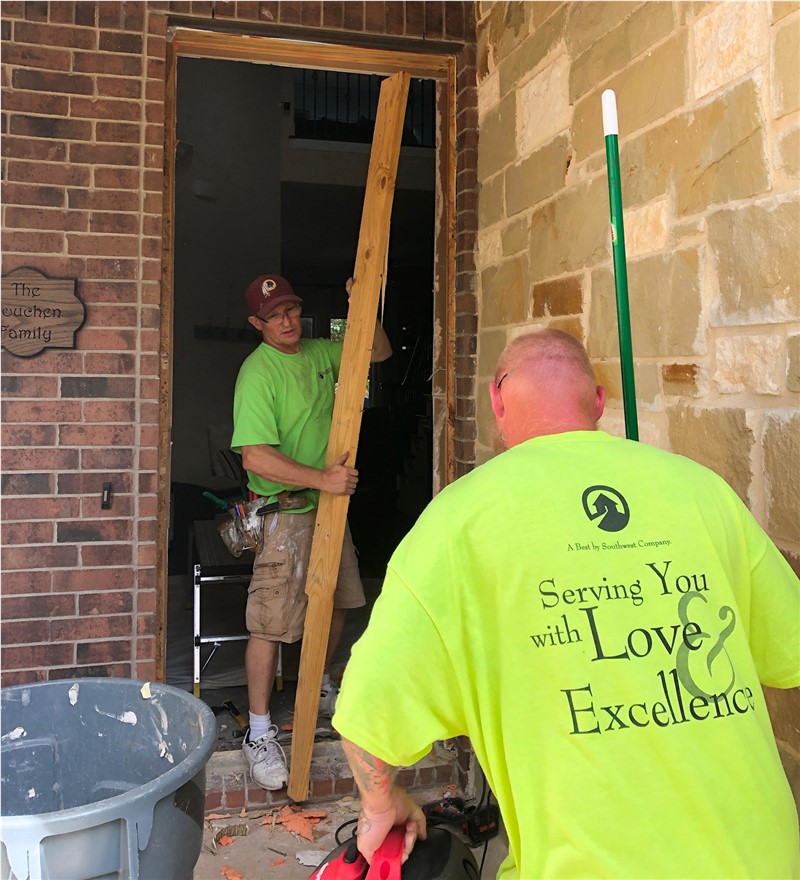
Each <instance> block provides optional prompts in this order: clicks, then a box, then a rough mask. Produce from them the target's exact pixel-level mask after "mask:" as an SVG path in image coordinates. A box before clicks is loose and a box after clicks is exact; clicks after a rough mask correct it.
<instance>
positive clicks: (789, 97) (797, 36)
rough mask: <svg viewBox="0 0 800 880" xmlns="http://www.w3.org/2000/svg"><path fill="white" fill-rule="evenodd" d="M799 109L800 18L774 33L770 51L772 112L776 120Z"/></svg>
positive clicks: (796, 17)
mask: <svg viewBox="0 0 800 880" xmlns="http://www.w3.org/2000/svg"><path fill="white" fill-rule="evenodd" d="M798 108H800V17H798V16H795V17H794V18H791V19H789V20H788V21H787V22H786V24H783V25H780V26H779V27H778V29H777V30H776V31H775V37H774V45H773V50H772V112H773V114H774V116H775V117H776V118H778V117H780V116H783V115H784V114H786V113H791V112H792V111H794V110H797V109H798Z"/></svg>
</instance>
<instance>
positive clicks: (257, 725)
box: [248, 712, 272, 742]
mask: <svg viewBox="0 0 800 880" xmlns="http://www.w3.org/2000/svg"><path fill="white" fill-rule="evenodd" d="M248 715H249V716H250V742H252V741H253V740H254V739H258V738H259V737H260V736H264V734H265V733H266V732H267V731H268V730H269V726H270V724H272V717H271V715H270V713H269V712H267V714H266V715H256V714H255V712H248Z"/></svg>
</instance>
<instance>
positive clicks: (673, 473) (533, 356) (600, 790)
mask: <svg viewBox="0 0 800 880" xmlns="http://www.w3.org/2000/svg"><path fill="white" fill-rule="evenodd" d="M489 392H490V395H491V401H492V410H493V412H494V416H495V422H496V427H497V432H498V436H499V438H500V441H501V444H502V446H503V447H505V451H504V452H502V454H500V455H498V456H497V457H495V458H494V459H493V460H492V461H490V462H488V463H486V464H484V465H482V466H481V467H478V468H476V469H475V470H474V471H472V472H471V473H470V474H468V475H467V476H465V477H463V478H462V479H460V480H458V481H457V482H455V483H454V484H452V485H451V486H449V487H448V488H446V489H445V490H444V491H443V492H441V493H440V494H439V495H438V496H437V497H436V498H435V499H434V500H433V501H432V502H431V504H430V505H429V506H428V508H427V509H426V510H425V512H424V513H423V514H422V516H421V517H420V519H419V521H418V522H417V524H416V525H415V527H414V528H413V529H412V530H411V532H410V533H409V534H408V536H407V537H406V538H405V539H404V541H403V542H402V544H401V545H400V546H399V547H398V549H397V551H396V552H395V554H394V555H393V557H392V559H391V560H390V562H389V566H388V571H387V575H386V580H385V582H384V586H383V591H382V594H381V597H380V599H379V600H378V602H377V603H376V605H375V608H374V611H373V613H372V617H371V620H370V623H369V626H368V628H367V631H366V633H365V635H364V636H363V638H362V639H361V640H360V641H359V642H358V643H357V645H356V646H355V648H354V650H353V654H352V658H351V660H350V663H349V665H348V667H347V672H346V674H345V679H344V683H343V689H342V692H341V695H340V698H339V703H338V707H337V711H336V715H335V716H334V719H333V723H334V726H335V727H336V728H337V729H338V730H339V732H340V733H341V735H342V737H343V738H344V747H345V750H346V754H347V755H348V759H349V760H350V763H351V766H352V767H353V770H354V774H355V778H356V780H357V782H358V784H359V788H360V790H361V796H362V800H361V803H362V813H361V816H360V818H359V836H358V840H359V849H360V850H361V851H362V853H364V855H365V856H367V858H371V856H372V854H373V853H374V852H375V849H376V848H377V846H378V845H379V844H380V842H381V841H382V839H383V837H384V836H385V834H386V833H387V831H388V829H389V828H391V827H392V825H395V824H405V826H406V852H408V851H410V848H411V846H413V843H414V840H415V839H416V837H417V836H420V835H421V836H424V834H425V821H424V817H423V816H422V814H421V812H420V809H419V807H418V806H417V805H416V804H415V803H414V801H413V800H412V799H411V798H410V797H409V795H408V794H407V793H406V792H405V791H403V790H402V789H401V788H399V787H398V786H396V785H395V784H394V778H395V774H396V771H397V768H398V767H399V766H406V765H409V764H413V763H415V762H416V761H418V760H419V759H420V758H422V757H423V756H424V755H425V754H426V753H427V752H428V751H429V749H430V748H431V744H432V743H433V742H434V741H436V740H443V739H448V738H450V737H454V736H457V735H460V734H466V735H468V736H469V737H470V740H471V741H472V745H473V748H474V750H475V754H476V756H477V758H478V760H479V762H480V764H481V767H482V768H483V770H484V771H485V773H486V776H487V778H488V780H489V783H490V785H491V787H492V790H493V791H494V793H495V794H496V796H497V800H498V803H499V804H500V809H501V812H502V816H503V820H504V823H505V826H506V830H507V832H508V840H509V855H508V858H507V859H506V861H505V862H504V863H503V865H502V866H501V868H500V873H499V876H501V877H503V878H517V877H519V878H525V880H529V878H537V880H538V878H545V877H614V878H654V877H676V878H677V877H680V878H688V877H702V878H709V877H725V878H731V877H751V878H752V877H762V878H763V877H797V876H800V845H799V844H798V825H797V812H796V810H795V805H794V802H793V799H792V795H791V792H790V789H789V786H788V783H787V781H786V777H785V775H784V773H783V770H782V767H781V763H780V760H779V757H778V752H777V749H776V745H775V741H774V738H773V734H772V729H771V726H770V721H769V716H768V714H767V709H766V705H765V702H764V698H763V696H762V691H761V685H762V684H766V685H771V686H773V687H780V688H790V687H797V686H798V685H800V582H798V580H797V578H796V577H795V575H794V574H793V572H792V571H791V569H790V568H789V566H788V565H787V564H786V562H785V560H784V559H783V557H782V556H781V554H780V553H779V552H778V550H777V549H776V547H775V546H774V545H773V544H772V542H771V541H770V540H769V538H768V537H767V536H766V535H765V534H764V532H763V531H762V530H761V529H760V528H759V526H758V525H757V524H756V522H755V520H754V519H753V517H752V516H751V515H750V513H749V512H748V511H747V509H746V508H745V506H744V505H743V504H742V503H741V501H740V500H739V498H738V497H737V496H736V494H735V493H734V492H733V491H732V490H731V489H730V488H729V487H728V486H727V485H726V484H725V483H724V482H723V481H722V480H721V479H720V478H719V477H718V476H717V475H716V474H714V473H712V472H711V471H709V470H706V469H705V468H703V467H701V466H700V465H698V464H696V463H694V462H692V461H689V460H688V459H685V458H682V457H681V456H677V455H672V454H670V453H667V452H663V451H661V450H658V449H654V448H652V447H649V446H646V445H645V444H643V443H635V442H632V441H628V440H622V439H619V438H616V437H613V436H610V435H609V434H606V433H604V432H603V431H599V430H597V421H598V419H599V418H600V416H601V415H602V412H603V406H604V402H605V392H604V391H603V389H602V388H601V387H598V386H596V385H595V381H594V377H593V374H592V369H591V365H590V363H589V359H588V357H587V355H586V352H585V350H584V349H583V347H582V346H581V345H580V344H579V343H578V342H577V341H576V340H574V339H573V338H572V337H570V336H567V335H566V334H564V333H561V332H559V331H554V330H546V331H542V332H538V333H530V334H528V335H525V336H521V337H519V338H517V339H515V340H514V341H513V342H511V343H510V344H509V346H508V347H507V348H506V349H505V351H504V352H503V354H502V356H501V358H500V361H499V363H498V365H497V371H496V373H495V379H494V381H493V382H491V383H490V386H489ZM366 707H368V710H367V709H366Z"/></svg>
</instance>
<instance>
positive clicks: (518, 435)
mask: <svg viewBox="0 0 800 880" xmlns="http://www.w3.org/2000/svg"><path fill="white" fill-rule="evenodd" d="M498 386H499V387H498ZM490 394H491V397H492V409H493V411H494V414H495V420H496V423H497V428H498V431H499V433H500V435H501V437H502V439H503V441H504V445H505V446H506V447H510V446H515V445H516V444H517V443H522V442H524V441H525V440H529V439H530V438H531V437H539V436H542V435H544V434H560V433H563V432H565V431H593V430H595V429H596V427H597V420H598V419H599V418H600V416H601V415H602V414H603V406H604V404H605V391H604V389H603V388H602V387H600V386H597V385H596V384H595V379H594V373H593V372H592V365H591V363H590V361H589V356H588V355H587V354H586V350H585V349H584V347H583V346H582V345H581V343H580V342H578V340H577V339H575V338H574V337H573V336H570V335H569V334H568V333H564V332H563V331H561V330H539V331H535V332H532V333H526V334H524V335H523V336H518V337H517V338H516V339H514V340H512V341H511V342H510V343H509V344H508V345H507V346H506V348H505V350H504V351H503V353H502V354H501V355H500V359H499V361H498V363H497V370H496V373H495V381H494V382H493V383H492V385H491V386H490Z"/></svg>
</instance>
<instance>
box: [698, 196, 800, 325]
mask: <svg viewBox="0 0 800 880" xmlns="http://www.w3.org/2000/svg"><path fill="white" fill-rule="evenodd" d="M798 207H799V206H798V201H797V199H796V198H795V199H792V200H789V201H786V200H784V201H780V200H777V199H770V200H769V201H766V202H759V203H755V204H749V205H740V206H738V207H736V208H734V209H731V210H725V211H718V212H717V213H715V214H711V215H710V216H709V217H708V241H709V245H710V247H711V251H712V254H713V259H714V263H715V265H716V270H717V277H718V281H719V297H718V298H717V299H716V300H715V301H714V302H713V303H712V307H711V314H710V321H711V324H712V325H716V326H719V325H725V326H734V325H741V324H775V323H783V322H785V321H792V320H797V319H798V318H799V317H800V295H799V294H800V253H799V252H798V248H797V242H798V241H800V238H799V237H798V236H800V210H798Z"/></svg>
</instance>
